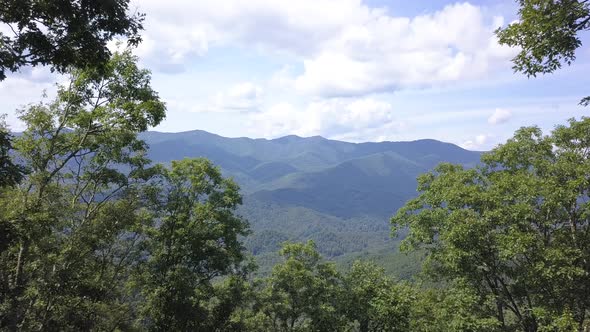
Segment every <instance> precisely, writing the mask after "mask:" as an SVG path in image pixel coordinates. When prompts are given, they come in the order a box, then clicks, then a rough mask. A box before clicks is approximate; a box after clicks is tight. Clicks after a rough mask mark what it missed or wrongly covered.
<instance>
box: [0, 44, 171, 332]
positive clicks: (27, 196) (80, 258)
mask: <svg viewBox="0 0 590 332" xmlns="http://www.w3.org/2000/svg"><path fill="white" fill-rule="evenodd" d="M164 115H165V106H164V104H163V103H162V102H161V101H160V100H159V98H158V96H157V94H156V93H155V92H154V91H153V90H152V89H151V88H150V75H149V72H148V71H146V70H142V69H139V68H138V67H137V66H136V58H134V57H133V56H132V55H131V54H130V52H128V51H127V52H123V53H120V54H115V55H114V56H113V57H112V59H111V60H110V61H109V62H108V64H107V65H106V66H105V68H104V70H103V71H102V73H100V74H99V72H97V71H96V70H94V69H86V70H74V71H72V72H70V81H69V83H68V85H67V86H61V87H60V88H59V90H58V93H57V97H56V99H55V100H54V101H52V102H50V103H39V104H36V105H31V106H29V107H27V108H25V109H24V110H22V112H21V115H20V118H21V120H22V121H23V122H24V123H25V125H26V130H25V131H24V133H23V134H22V135H21V136H20V137H18V138H17V139H15V143H14V145H15V150H16V153H17V155H18V159H19V160H20V161H21V162H22V164H23V165H24V166H25V167H26V168H27V170H28V174H27V176H26V177H25V178H24V179H23V180H22V182H21V183H20V184H19V185H18V186H13V187H9V188H3V189H2V191H1V192H0V220H2V222H3V224H5V225H8V226H9V227H10V229H11V230H12V234H13V237H12V238H11V240H10V242H8V243H7V244H6V245H4V246H2V248H1V249H2V251H1V252H0V283H1V284H0V292H1V294H0V328H3V329H4V328H6V329H9V330H17V329H19V330H61V331H67V330H76V331H79V330H91V329H108V330H112V329H114V328H116V327H121V326H124V324H125V323H126V320H128V319H129V316H130V307H129V299H128V298H127V297H128V296H129V295H128V293H127V292H126V280H127V276H128V275H130V274H131V273H132V272H133V270H134V268H135V265H136V262H137V261H139V258H141V256H142V254H143V251H142V249H141V245H140V244H141V243H142V242H143V237H144V236H143V234H144V232H143V228H145V225H148V224H149V223H150V222H151V221H152V220H153V218H152V216H151V214H150V213H149V211H147V210H146V209H145V208H144V206H145V204H144V199H143V196H144V195H143V191H144V190H143V189H142V188H143V186H144V184H146V183H147V182H146V181H148V180H149V179H150V178H152V176H153V175H154V174H155V171H156V170H154V169H151V168H149V167H148V165H149V160H148V159H146V157H145V154H146V148H147V147H146V145H145V144H144V143H143V142H142V141H140V140H138V139H137V133H138V132H141V131H144V130H146V129H147V128H148V127H150V126H155V125H157V124H158V123H159V122H160V121H161V120H162V119H163V118H164Z"/></svg>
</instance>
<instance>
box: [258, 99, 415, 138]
mask: <svg viewBox="0 0 590 332" xmlns="http://www.w3.org/2000/svg"><path fill="white" fill-rule="evenodd" d="M249 126H250V128H251V131H252V132H253V133H254V132H255V133H256V134H257V135H262V136H265V137H277V136H282V135H286V134H296V135H300V136H313V135H322V136H325V137H330V138H339V139H346V140H352V141H355V140H367V139H368V136H371V137H370V139H371V140H384V139H386V137H389V136H388V135H389V134H390V133H388V132H387V131H391V133H393V132H394V131H397V130H399V128H400V127H401V126H403V124H402V123H401V122H399V121H397V120H396V119H395V117H394V116H393V110H392V107H391V105H390V104H389V103H386V102H383V101H380V100H376V99H374V98H331V99H324V100H318V101H313V102H311V103H309V104H308V105H307V106H305V107H304V108H302V109H298V108H297V107H295V106H293V105H292V104H289V103H278V104H275V105H273V106H271V107H269V108H268V109H265V110H263V111H261V112H260V113H256V114H253V116H252V118H251V121H250V124H249Z"/></svg>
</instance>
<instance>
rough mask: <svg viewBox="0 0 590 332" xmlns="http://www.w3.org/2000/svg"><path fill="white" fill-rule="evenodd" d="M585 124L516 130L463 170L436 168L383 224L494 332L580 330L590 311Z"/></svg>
mask: <svg viewBox="0 0 590 332" xmlns="http://www.w3.org/2000/svg"><path fill="white" fill-rule="evenodd" d="M588 132H590V119H589V118H583V119H582V120H581V121H576V120H574V119H571V120H570V123H569V126H558V127H556V129H555V130H554V131H553V132H552V135H551V136H543V134H542V132H541V131H540V130H539V129H538V128H536V127H530V128H522V129H520V130H518V131H517V132H516V134H515V136H514V137H513V138H512V139H510V140H508V141H507V142H506V143H505V144H503V145H501V146H499V147H497V148H495V149H494V150H492V151H491V152H490V153H487V154H484V155H483V157H482V165H481V166H480V167H477V168H474V169H464V168H462V167H461V166H458V165H451V164H442V165H440V166H438V167H437V168H436V170H435V171H434V172H431V173H427V174H424V175H422V176H421V177H420V178H419V179H418V183H419V185H418V190H419V191H420V192H421V193H420V195H419V197H417V198H416V199H413V200H411V201H409V202H408V203H407V204H406V205H405V206H404V207H403V208H401V209H400V210H399V211H398V213H397V214H396V216H395V217H394V218H393V219H392V223H393V226H394V229H400V227H406V226H407V227H409V234H408V236H407V238H406V239H405V240H404V244H403V248H404V249H405V250H411V249H413V248H424V249H425V250H427V252H428V256H427V259H426V265H425V266H426V268H427V272H429V274H430V275H431V276H434V277H438V278H440V279H442V280H447V281H451V282H459V281H460V282H461V284H462V285H464V287H468V288H469V289H470V291H472V292H474V293H475V294H477V296H478V297H479V302H480V303H489V301H492V303H494V305H493V306H492V307H491V309H490V310H492V311H491V312H490V315H491V316H492V317H495V318H496V319H497V321H498V322H499V324H500V326H501V329H502V330H507V331H510V330H522V331H545V330H551V331H553V330H554V329H560V330H579V331H583V329H584V327H585V326H586V327H587V325H588V313H589V308H590V264H589V262H590V220H589V212H590V200H589V197H588V187H589V185H590V182H589V181H590V179H589V178H588V174H590V159H589V158H588V157H589V155H588V151H589V150H590V136H588Z"/></svg>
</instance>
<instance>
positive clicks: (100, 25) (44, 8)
mask: <svg viewBox="0 0 590 332" xmlns="http://www.w3.org/2000/svg"><path fill="white" fill-rule="evenodd" d="M0 22H1V23H3V24H6V25H7V26H8V27H9V29H10V31H11V32H12V33H0V81H2V80H3V79H5V78H6V72H7V71H11V72H14V71H17V70H18V69H19V68H20V67H23V66H26V65H32V66H36V65H49V66H51V68H52V69H55V70H58V71H60V72H64V71H66V70H67V69H68V68H69V67H71V66H73V67H76V68H102V67H103V65H105V64H106V63H107V62H108V60H109V58H110V56H111V52H110V51H109V49H108V48H107V43H108V42H109V41H110V40H112V39H113V38H114V37H116V36H122V37H126V38H127V39H128V42H129V44H131V45H137V44H138V43H139V42H140V40H141V39H140V36H139V34H138V33H139V31H141V30H142V29H143V27H142V22H143V15H142V14H139V13H130V8H129V0H108V1H87V0H76V1H70V0H52V1H47V0H1V1H0Z"/></svg>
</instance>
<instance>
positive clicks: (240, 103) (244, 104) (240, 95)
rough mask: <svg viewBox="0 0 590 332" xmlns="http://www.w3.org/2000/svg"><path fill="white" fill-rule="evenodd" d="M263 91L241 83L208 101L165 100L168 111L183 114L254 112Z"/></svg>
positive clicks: (190, 99)
mask: <svg viewBox="0 0 590 332" xmlns="http://www.w3.org/2000/svg"><path fill="white" fill-rule="evenodd" d="M262 96H263V89H262V87H260V86H259V85H257V84H255V83H252V82H241V83H237V84H234V85H232V86H230V87H229V88H228V89H227V90H226V91H224V92H218V93H216V94H214V95H213V96H212V97H211V98H208V101H206V102H203V101H202V100H201V99H199V98H195V97H188V98H187V97H185V98H172V99H167V100H166V104H167V106H168V109H173V110H175V111H185V112H197V113H202V112H234V111H235V112H254V111H258V110H259V109H260V107H261V105H262Z"/></svg>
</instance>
